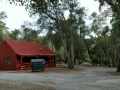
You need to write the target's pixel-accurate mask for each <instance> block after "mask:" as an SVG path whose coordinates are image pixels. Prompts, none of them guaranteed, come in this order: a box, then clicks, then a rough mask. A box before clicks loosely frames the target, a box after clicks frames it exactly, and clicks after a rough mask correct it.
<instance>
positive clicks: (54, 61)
mask: <svg viewBox="0 0 120 90" xmlns="http://www.w3.org/2000/svg"><path fill="white" fill-rule="evenodd" d="M54 67H56V57H54Z"/></svg>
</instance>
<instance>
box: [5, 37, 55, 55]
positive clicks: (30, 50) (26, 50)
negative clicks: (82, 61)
mask: <svg viewBox="0 0 120 90" xmlns="http://www.w3.org/2000/svg"><path fill="white" fill-rule="evenodd" d="M4 41H5V42H6V43H8V45H9V46H10V47H11V48H12V49H13V50H14V52H15V53H16V54H18V55H21V56H35V55H37V56H56V55H57V54H55V53H54V52H53V51H51V50H50V49H49V48H47V47H46V46H44V45H42V44H40V43H35V42H26V41H21V40H10V39H5V40H4Z"/></svg>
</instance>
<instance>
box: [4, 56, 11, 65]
mask: <svg viewBox="0 0 120 90" xmlns="http://www.w3.org/2000/svg"><path fill="white" fill-rule="evenodd" d="M4 60H5V65H10V64H11V58H10V57H6V58H5V59H4Z"/></svg>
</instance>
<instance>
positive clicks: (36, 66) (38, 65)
mask: <svg viewBox="0 0 120 90" xmlns="http://www.w3.org/2000/svg"><path fill="white" fill-rule="evenodd" d="M30 60H31V69H32V72H33V71H44V69H45V63H46V61H45V60H44V59H30Z"/></svg>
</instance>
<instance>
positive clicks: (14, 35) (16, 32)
mask: <svg viewBox="0 0 120 90" xmlns="http://www.w3.org/2000/svg"><path fill="white" fill-rule="evenodd" d="M9 35H10V38H11V39H14V40H18V39H20V38H19V37H20V30H18V29H15V30H13V31H11V33H10V34H9Z"/></svg>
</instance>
